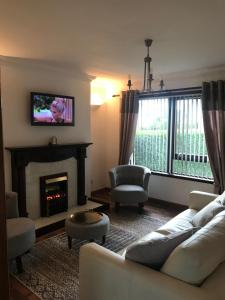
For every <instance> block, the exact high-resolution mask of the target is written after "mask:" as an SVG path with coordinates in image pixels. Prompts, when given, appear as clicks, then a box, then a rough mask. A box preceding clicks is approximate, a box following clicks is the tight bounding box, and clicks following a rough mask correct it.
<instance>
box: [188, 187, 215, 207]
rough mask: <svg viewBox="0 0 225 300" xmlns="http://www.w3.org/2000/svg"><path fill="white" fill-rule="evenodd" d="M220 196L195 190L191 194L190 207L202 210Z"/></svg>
mask: <svg viewBox="0 0 225 300" xmlns="http://www.w3.org/2000/svg"><path fill="white" fill-rule="evenodd" d="M218 196H219V195H217V194H211V193H206V192H200V191H193V192H191V193H190V194H189V208H192V209H196V210H201V209H202V208H203V207H204V206H206V205H207V204H209V203H210V202H211V201H213V200H214V199H216V197H218Z"/></svg>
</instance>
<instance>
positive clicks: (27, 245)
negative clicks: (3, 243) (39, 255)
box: [7, 218, 35, 259]
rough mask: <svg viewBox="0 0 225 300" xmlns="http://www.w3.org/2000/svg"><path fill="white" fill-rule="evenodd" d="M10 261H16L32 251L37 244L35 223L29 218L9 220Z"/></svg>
mask: <svg viewBox="0 0 225 300" xmlns="http://www.w3.org/2000/svg"><path fill="white" fill-rule="evenodd" d="M7 241H8V259H14V258H16V257H17V256H20V255H22V254H24V253H25V252H26V251H27V250H29V249H31V248H32V246H33V245H34V242H35V226H34V222H33V221H32V220H31V219H29V218H13V219H9V220H7Z"/></svg>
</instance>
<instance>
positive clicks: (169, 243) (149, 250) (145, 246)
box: [125, 228, 196, 270]
mask: <svg viewBox="0 0 225 300" xmlns="http://www.w3.org/2000/svg"><path fill="white" fill-rule="evenodd" d="M195 231H196V229H195V228H190V229H187V230H182V231H180V232H176V233H173V234H170V235H167V236H164V235H162V234H160V233H158V232H153V233H151V234H149V235H148V236H147V239H146V237H144V238H143V239H141V240H139V241H137V242H135V243H133V244H132V245H130V246H129V247H128V248H127V249H126V254H125V258H126V259H130V260H132V261H135V262H138V263H141V264H144V265H147V266H149V267H151V268H153V269H156V270H158V269H160V268H161V266H162V265H163V264H164V262H165V260H166V259H167V257H168V256H169V255H170V253H171V252H172V251H173V249H174V248H176V247H177V246H178V245H179V244H180V243H182V242H183V241H184V240H186V239H188V238H189V237H190V236H191V235H192V234H193V233H194V232H195Z"/></svg>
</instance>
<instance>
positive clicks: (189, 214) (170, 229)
mask: <svg viewBox="0 0 225 300" xmlns="http://www.w3.org/2000/svg"><path fill="white" fill-rule="evenodd" d="M196 213H197V211H196V210H194V209H186V210H185V211H183V212H182V213H180V214H179V215H177V216H176V217H174V218H173V219H172V220H170V221H169V222H167V223H166V224H165V225H163V226H162V227H160V228H159V229H157V230H156V231H157V232H158V233H161V234H163V235H169V234H171V233H176V232H179V231H181V230H185V229H189V228H192V227H193V224H192V219H193V217H194V216H195V215H196Z"/></svg>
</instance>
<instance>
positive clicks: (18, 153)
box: [6, 143, 92, 217]
mask: <svg viewBox="0 0 225 300" xmlns="http://www.w3.org/2000/svg"><path fill="white" fill-rule="evenodd" d="M91 144H92V143H76V144H58V145H51V146H49V145H48V146H29V147H7V148H6V149H7V150H9V151H10V153H11V169H12V190H13V191H15V192H17V193H18V206H19V214H20V216H25V217H26V216H27V215H28V213H27V207H26V178H25V176H26V175H25V168H26V166H27V165H28V164H29V163H30V162H56V161H61V160H66V159H68V158H71V157H74V158H75V159H76V160H77V204H78V205H83V204H86V195H85V158H86V157H87V156H86V149H87V147H88V146H90V145H91Z"/></svg>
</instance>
